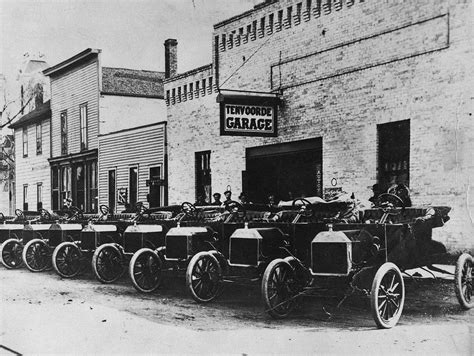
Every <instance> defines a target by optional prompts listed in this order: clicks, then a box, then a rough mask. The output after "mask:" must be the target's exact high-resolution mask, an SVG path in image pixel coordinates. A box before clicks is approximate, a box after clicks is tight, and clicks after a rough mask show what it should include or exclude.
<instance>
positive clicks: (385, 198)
mask: <svg viewBox="0 0 474 356" xmlns="http://www.w3.org/2000/svg"><path fill="white" fill-rule="evenodd" d="M385 203H389V204H392V205H393V206H394V207H395V208H397V207H398V208H404V207H405V203H404V202H403V200H402V199H400V197H398V196H397V195H395V194H391V193H382V194H380V195H379V196H378V197H377V199H376V200H375V206H376V207H382V206H383V205H384V204H385Z"/></svg>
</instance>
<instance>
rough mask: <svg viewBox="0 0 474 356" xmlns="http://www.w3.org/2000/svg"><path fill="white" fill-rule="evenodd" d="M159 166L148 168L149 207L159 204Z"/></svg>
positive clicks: (160, 185)
mask: <svg viewBox="0 0 474 356" xmlns="http://www.w3.org/2000/svg"><path fill="white" fill-rule="evenodd" d="M161 187H162V184H161V166H159V167H151V168H150V192H149V195H148V203H149V205H150V208H156V207H159V206H161V195H162V194H161Z"/></svg>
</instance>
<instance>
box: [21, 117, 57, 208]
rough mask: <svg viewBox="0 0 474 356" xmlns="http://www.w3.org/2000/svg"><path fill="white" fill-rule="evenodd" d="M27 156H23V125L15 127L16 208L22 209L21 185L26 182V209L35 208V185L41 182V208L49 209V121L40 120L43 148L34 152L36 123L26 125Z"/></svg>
mask: <svg viewBox="0 0 474 356" xmlns="http://www.w3.org/2000/svg"><path fill="white" fill-rule="evenodd" d="M27 127H28V157H23V136H22V135H23V127H20V128H18V129H15V142H16V143H17V144H16V146H17V148H16V153H15V166H16V167H15V173H16V182H15V184H16V186H15V190H16V208H18V209H23V185H25V184H28V209H29V210H36V203H37V199H36V185H37V184H38V183H42V184H43V208H45V209H51V173H50V167H49V162H48V158H49V153H50V121H49V120H43V121H42V129H43V150H42V154H40V155H37V154H36V123H34V124H32V125H28V126H27Z"/></svg>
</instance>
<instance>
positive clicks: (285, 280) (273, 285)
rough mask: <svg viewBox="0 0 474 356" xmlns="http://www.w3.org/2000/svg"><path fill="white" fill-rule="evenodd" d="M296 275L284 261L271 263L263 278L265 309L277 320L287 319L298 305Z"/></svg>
mask: <svg viewBox="0 0 474 356" xmlns="http://www.w3.org/2000/svg"><path fill="white" fill-rule="evenodd" d="M298 292H299V291H298V288H297V283H296V279H295V273H294V271H293V269H292V268H291V266H290V264H289V263H288V262H286V261H284V260H282V259H276V260H273V261H272V262H270V264H269V265H268V266H267V268H266V269H265V272H264V274H263V278H262V298H263V302H264V304H265V309H266V312H267V313H268V314H270V316H272V317H273V318H275V319H283V318H286V317H287V316H288V315H289V314H290V313H291V311H292V310H293V309H294V307H295V305H296V295H297V294H298Z"/></svg>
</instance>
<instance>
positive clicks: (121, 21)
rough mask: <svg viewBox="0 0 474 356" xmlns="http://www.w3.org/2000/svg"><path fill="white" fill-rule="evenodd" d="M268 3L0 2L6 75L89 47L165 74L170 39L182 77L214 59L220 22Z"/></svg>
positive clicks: (113, 63)
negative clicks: (33, 59) (39, 59)
mask: <svg viewBox="0 0 474 356" xmlns="http://www.w3.org/2000/svg"><path fill="white" fill-rule="evenodd" d="M262 1H263V0H0V73H3V74H4V75H5V77H6V78H7V81H9V80H12V78H13V79H14V77H15V76H16V73H18V69H19V68H21V64H22V61H23V54H24V53H26V52H28V53H30V54H31V53H33V54H38V53H42V54H44V56H45V57H44V58H45V60H46V61H47V63H48V64H49V65H55V64H57V63H59V62H61V61H63V60H65V59H67V58H69V57H71V56H73V55H75V54H77V53H79V52H81V51H83V50H84V49H86V48H99V49H101V50H102V55H101V59H102V65H103V66H109V67H122V68H132V69H147V70H159V71H164V46H163V43H164V41H165V40H166V39H167V38H176V39H177V40H178V72H184V71H187V70H190V69H193V68H195V67H198V66H201V65H205V64H208V63H210V62H211V43H212V42H211V41H212V30H213V25H214V24H215V23H218V22H220V21H222V20H225V19H227V18H229V17H232V16H234V15H237V14H239V13H241V12H243V11H246V10H249V9H251V8H252V7H253V6H254V5H255V4H257V3H260V2H262Z"/></svg>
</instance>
